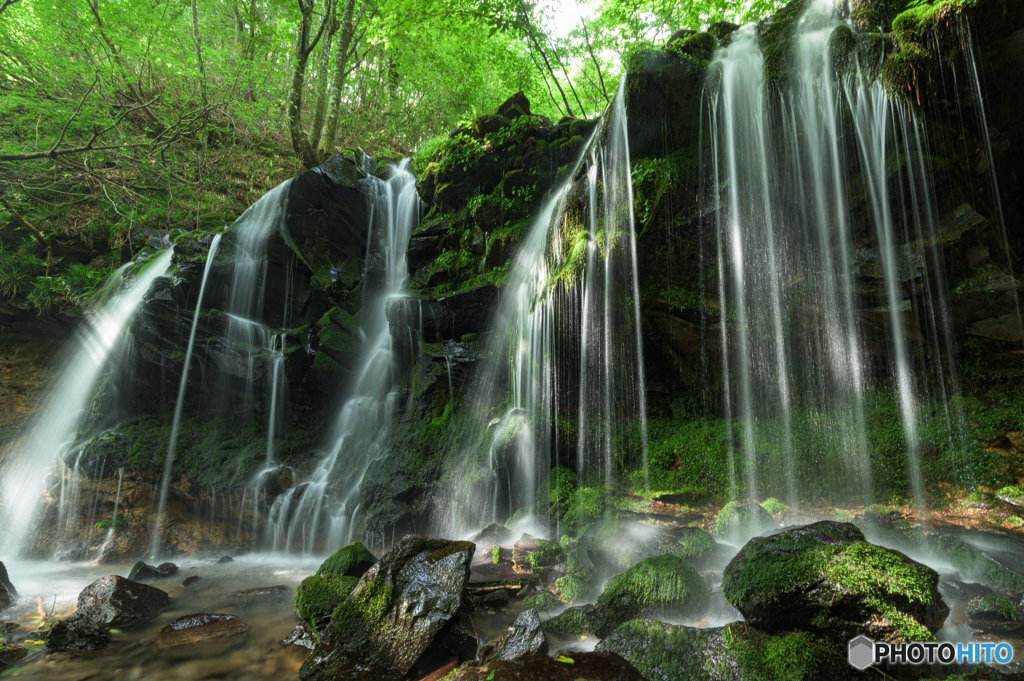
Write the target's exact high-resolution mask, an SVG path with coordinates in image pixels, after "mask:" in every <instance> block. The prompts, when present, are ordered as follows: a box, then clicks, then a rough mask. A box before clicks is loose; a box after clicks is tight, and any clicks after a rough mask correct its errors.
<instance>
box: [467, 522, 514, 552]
mask: <svg viewBox="0 0 1024 681" xmlns="http://www.w3.org/2000/svg"><path fill="white" fill-rule="evenodd" d="M515 538H516V535H515V533H514V532H513V531H512V530H510V529H508V528H507V527H505V526H504V525H499V524H498V523H491V524H490V525H488V526H487V527H485V528H484V529H482V530H480V531H479V532H477V533H476V534H474V535H473V536H472V537H470V538H469V541H471V542H473V543H474V544H476V546H477V548H478V549H479V550H480V551H486V550H487V549H489V548H491V547H492V546H508V545H509V544H511V543H512V542H513V540H515Z"/></svg>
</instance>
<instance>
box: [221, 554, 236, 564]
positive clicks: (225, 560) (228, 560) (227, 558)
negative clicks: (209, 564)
mask: <svg viewBox="0 0 1024 681" xmlns="http://www.w3.org/2000/svg"><path fill="white" fill-rule="evenodd" d="M234 561H235V559H234V558H232V557H231V556H221V559H220V560H218V561H217V562H218V563H233V562H234Z"/></svg>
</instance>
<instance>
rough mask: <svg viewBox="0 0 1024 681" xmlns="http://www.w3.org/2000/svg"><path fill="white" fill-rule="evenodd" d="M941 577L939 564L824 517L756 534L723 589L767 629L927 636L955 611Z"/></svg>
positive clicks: (840, 635) (843, 635)
mask: <svg viewBox="0 0 1024 681" xmlns="http://www.w3.org/2000/svg"><path fill="white" fill-rule="evenodd" d="M938 580H939V576H938V573H937V572H935V571H934V570H932V569H931V568H929V567H927V566H924V565H921V564H920V563H917V562H915V561H913V560H911V559H910V558H908V557H907V556H905V555H903V554H902V553H899V552H897V551H892V550H890V549H885V548H882V547H881V546H875V545H874V544H869V543H867V542H866V541H865V540H864V535H863V533H861V531H860V530H859V529H857V528H856V527H855V526H853V525H851V524H849V523H839V522H834V521H822V522H819V523H814V524H813V525H807V526H804V527H798V528H794V529H791V530H787V531H785V532H781V533H779V534H776V535H772V536H771V537H767V538H760V537H755V538H754V539H751V540H750V542H748V543H747V545H746V546H744V547H743V549H742V550H741V551H740V553H739V554H737V556H736V557H735V558H733V560H732V561H730V563H729V565H728V566H727V567H726V569H725V573H724V575H723V577H722V593H723V594H724V595H725V597H726V599H728V601H729V602H730V603H732V604H733V605H734V606H735V607H736V608H737V609H738V610H739V611H740V612H741V613H743V616H744V617H745V618H746V620H747V621H748V622H749V623H750V624H751V625H753V626H755V627H757V628H759V629H762V630H764V631H767V632H784V631H790V630H802V631H810V632H813V633H816V634H817V635H820V636H822V637H824V638H826V639H828V640H832V641H837V642H845V641H848V640H849V639H850V638H853V637H854V636H857V635H858V634H864V635H867V636H869V637H871V638H873V639H875V640H889V641H907V640H914V641H921V640H931V638H932V634H933V633H934V632H936V631H938V629H939V628H940V627H941V626H942V622H943V620H944V619H945V617H946V615H947V614H948V613H949V608H948V607H947V606H946V604H945V603H943V601H942V597H941V596H940V595H939V592H938Z"/></svg>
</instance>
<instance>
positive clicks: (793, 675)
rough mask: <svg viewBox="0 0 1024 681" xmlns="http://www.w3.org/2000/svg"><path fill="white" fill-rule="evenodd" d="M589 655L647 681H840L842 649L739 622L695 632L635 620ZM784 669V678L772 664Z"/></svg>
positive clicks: (843, 665)
mask: <svg viewBox="0 0 1024 681" xmlns="http://www.w3.org/2000/svg"><path fill="white" fill-rule="evenodd" d="M595 652H613V653H617V654H619V655H621V656H622V657H623V658H624V659H626V660H628V661H629V662H630V663H632V664H633V666H635V667H636V668H637V669H638V670H639V671H640V672H641V673H642V674H643V675H644V678H646V679H647V680H648V681H677V680H678V679H687V681H721V680H724V679H729V680H737V681H739V680H740V679H775V678H787V679H832V680H835V681H838V679H846V678H849V677H850V676H851V674H850V671H851V670H850V668H849V667H848V666H847V664H846V656H845V650H841V649H839V648H838V647H834V646H831V645H827V644H824V643H822V642H820V641H817V640H815V639H813V638H812V637H811V636H810V635H808V634H806V633H803V632H788V633H786V634H782V635H779V636H771V635H768V634H765V633H763V632H760V631H757V630H755V629H753V628H751V627H749V626H747V625H745V624H744V623H742V622H734V623H732V624H729V625H726V626H725V627H718V628H714V629H695V628H691V627H684V626H677V625H672V624H666V623H664V622H659V621H658V620H650V619H638V620H632V621H630V622H626V623H625V624H623V625H621V626H620V627H618V628H617V629H616V630H615V631H614V632H612V634H611V635H609V636H608V637H607V638H605V639H604V640H602V641H601V642H600V643H598V645H597V648H596V649H595ZM780 663H781V664H784V665H785V672H784V674H785V676H784V677H783V676H781V675H780V673H779V672H780V670H779V669H778V667H777V665H779V664H780Z"/></svg>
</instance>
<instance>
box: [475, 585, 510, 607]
mask: <svg viewBox="0 0 1024 681" xmlns="http://www.w3.org/2000/svg"><path fill="white" fill-rule="evenodd" d="M508 600H509V594H508V589H498V590H497V591H491V592H490V593H488V594H486V595H485V596H484V597H483V598H481V599H480V602H481V603H483V604H484V605H486V606H488V607H490V608H503V607H505V606H506V605H508Z"/></svg>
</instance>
